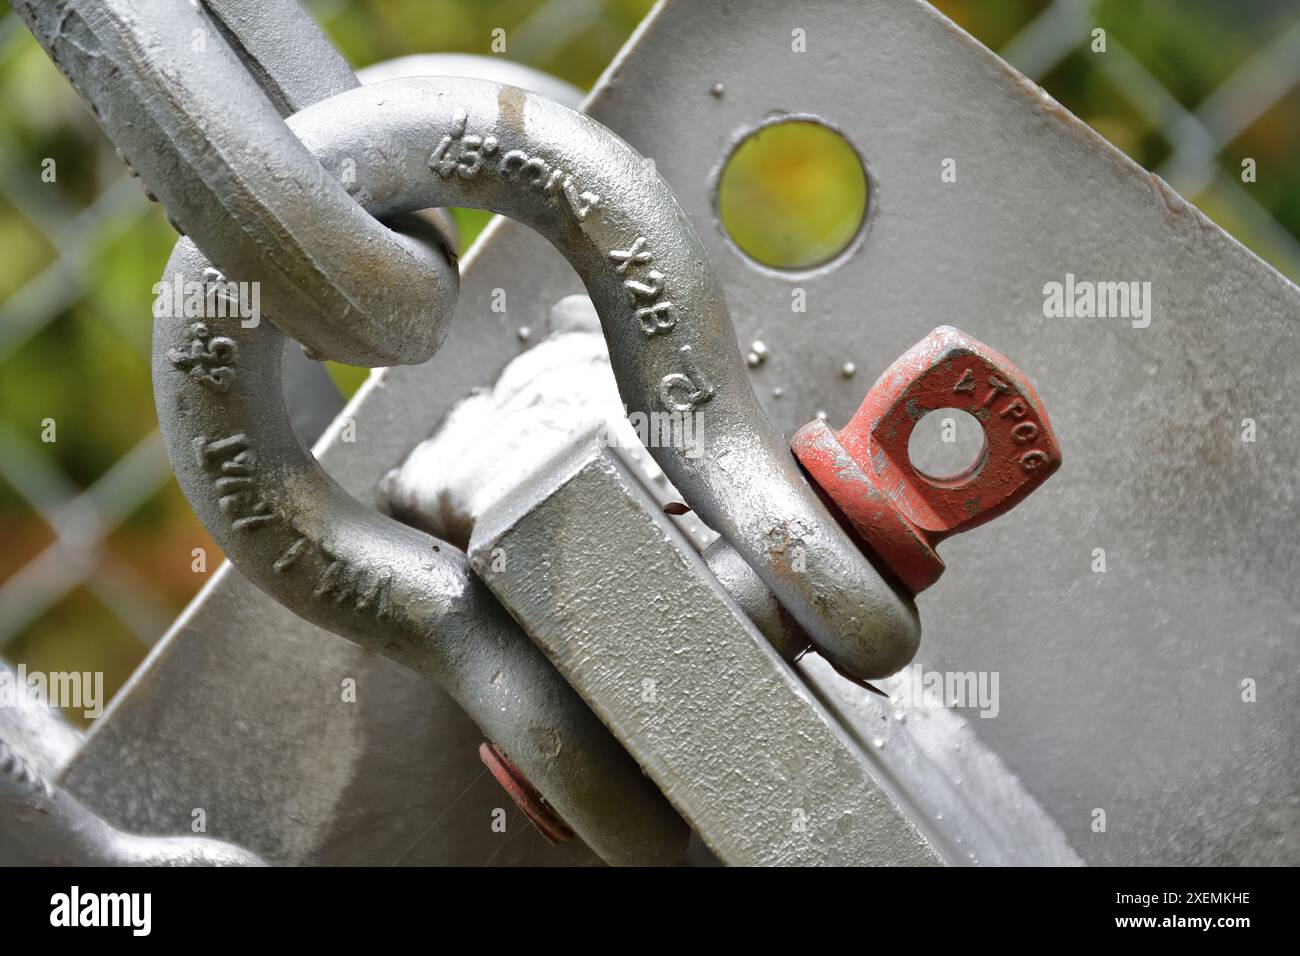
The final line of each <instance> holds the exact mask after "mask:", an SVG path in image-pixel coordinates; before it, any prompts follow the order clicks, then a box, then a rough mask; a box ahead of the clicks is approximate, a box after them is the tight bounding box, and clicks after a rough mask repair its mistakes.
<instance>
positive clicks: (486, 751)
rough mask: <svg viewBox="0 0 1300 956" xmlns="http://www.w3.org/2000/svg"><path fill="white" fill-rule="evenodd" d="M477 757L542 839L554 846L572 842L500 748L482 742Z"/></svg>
mask: <svg viewBox="0 0 1300 956" xmlns="http://www.w3.org/2000/svg"><path fill="white" fill-rule="evenodd" d="M478 757H479V760H481V761H483V766H485V767H487V768H488V771H489V772H490V773H491V774H492V776H493V777H494V778H495V779H496V782H497V783H499V784H501V788H502V789H503V790H505V792H506V793H508V794H510V799H511V800H513V801H514V802H515V806H517V807H518V808H519V809H520V810H522V811H523V812H524V816H526V817H527V818H528V819H529V821H531V822H532V824H533V826H535V827H536V828H537V831H538V832H539V833H541V835H542V836H544V837H546V839H547V840H548V841H550V842H551V843H552V844H554V845H557V846H558V845H559V844H561V843H565V842H567V841H569V840H572V839H573V831H572V830H571V829H569V827H568V825H567V824H566V823H565V822H564V821H563V820H561V819H560V817H559V815H558V814H557V813H556V812H555V810H554V809H553V808H552V807H551V805H550V804H549V803H547V802H546V800H545V798H543V797H542V795H541V794H540V793H538V792H537V788H536V787H534V786H533V785H532V784H531V783H529V782H528V780H527V778H525V777H524V775H523V774H522V773H520V772H519V769H518V768H517V767H516V766H515V765H514V764H513V763H511V762H510V758H509V757H507V756H506V755H505V754H504V753H503V752H502V751H501V748H499V747H498V746H497V745H496V744H494V743H490V742H487V741H485V742H484V743H482V744H479V748H478Z"/></svg>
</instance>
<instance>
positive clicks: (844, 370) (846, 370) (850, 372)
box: [840, 362, 858, 378]
mask: <svg viewBox="0 0 1300 956" xmlns="http://www.w3.org/2000/svg"><path fill="white" fill-rule="evenodd" d="M857 374H858V367H857V365H855V364H854V363H853V362H845V363H844V364H843V365H841V366H840V375H842V376H843V377H844V378H852V377H853V376H854V375H857Z"/></svg>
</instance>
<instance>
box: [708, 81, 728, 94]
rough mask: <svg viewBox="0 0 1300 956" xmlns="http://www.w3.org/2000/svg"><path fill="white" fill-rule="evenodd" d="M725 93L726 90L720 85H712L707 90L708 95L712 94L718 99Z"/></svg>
mask: <svg viewBox="0 0 1300 956" xmlns="http://www.w3.org/2000/svg"><path fill="white" fill-rule="evenodd" d="M726 91H727V88H726V87H725V86H723V85H722V84H721V83H714V84H713V86H712V87H711V88H710V89H709V92H710V93H712V94H713V95H714V96H719V97H720V96H722V94H723V93H725V92H726Z"/></svg>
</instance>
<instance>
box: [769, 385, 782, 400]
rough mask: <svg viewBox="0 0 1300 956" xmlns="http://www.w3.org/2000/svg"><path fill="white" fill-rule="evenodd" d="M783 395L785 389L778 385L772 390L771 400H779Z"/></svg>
mask: <svg viewBox="0 0 1300 956" xmlns="http://www.w3.org/2000/svg"><path fill="white" fill-rule="evenodd" d="M784 394H785V389H783V388H782V387H781V386H780V385H778V386H777V387H776V388H774V389H772V397H773V398H780V397H781V396H782V395H784Z"/></svg>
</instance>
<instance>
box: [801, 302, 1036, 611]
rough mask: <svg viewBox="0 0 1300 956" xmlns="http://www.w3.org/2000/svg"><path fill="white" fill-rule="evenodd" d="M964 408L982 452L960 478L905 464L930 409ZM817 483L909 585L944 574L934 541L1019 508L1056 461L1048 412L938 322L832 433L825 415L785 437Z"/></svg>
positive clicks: (999, 359)
mask: <svg viewBox="0 0 1300 956" xmlns="http://www.w3.org/2000/svg"><path fill="white" fill-rule="evenodd" d="M941 408H956V409H960V410H962V411H965V412H969V413H970V414H971V415H973V416H975V418H976V419H978V420H979V422H980V424H981V425H982V426H983V429H984V448H983V450H982V451H981V452H980V454H979V457H978V458H977V459H976V461H975V462H974V464H972V465H971V466H970V467H968V468H967V469H966V470H964V471H963V472H961V473H960V474H958V475H954V476H952V477H950V478H943V479H936V478H931V477H930V476H928V475H925V474H923V473H922V472H920V471H918V470H917V469H915V468H914V467H913V466H912V462H911V458H910V456H909V455H908V440H909V439H910V438H911V435H912V429H913V428H915V427H916V423H917V422H919V421H920V420H921V419H922V418H924V417H925V415H926V414H927V413H929V412H932V411H935V410H937V409H941ZM791 446H792V448H793V449H794V453H795V455H796V456H797V457H798V459H799V461H800V463H801V464H802V465H803V467H804V469H805V470H806V471H807V472H808V474H809V476H810V477H811V478H812V479H813V481H814V482H815V483H816V484H817V485H819V486H820V487H821V489H822V491H824V492H825V493H826V495H827V496H829V498H830V499H831V501H832V502H833V503H834V504H835V506H836V507H837V508H839V510H840V511H841V512H842V513H843V514H844V516H845V517H846V518H848V520H849V522H850V523H851V524H852V525H853V527H854V528H855V529H856V530H857V532H858V534H859V535H861V536H862V538H863V539H864V540H865V541H866V543H867V544H868V545H870V546H871V548H872V549H873V550H874V551H875V552H876V554H877V555H879V557H880V558H881V559H882V560H883V561H884V562H885V563H886V564H888V565H889V567H890V568H891V569H892V570H893V572H894V573H895V574H896V575H897V576H898V578H899V580H900V581H902V583H903V584H904V585H905V586H906V587H908V588H909V589H910V590H911V591H912V592H913V593H916V592H919V591H923V590H925V589H926V588H928V587H929V586H930V585H932V584H933V583H934V582H935V581H937V580H938V579H939V575H941V574H942V573H943V568H944V564H943V560H942V559H941V558H940V557H939V555H938V554H936V553H935V550H934V549H935V546H936V545H937V544H938V543H939V542H940V541H942V540H943V539H944V538H946V537H948V536H949V535H953V534H957V533H958V532H961V531H966V530H968V529H970V528H973V527H975V526H976V525H980V524H983V523H984V522H986V521H990V520H992V519H993V518H996V517H997V516H998V515H1000V514H1002V513H1004V512H1006V511H1008V510H1010V509H1011V508H1013V507H1015V506H1016V505H1017V504H1018V503H1019V502H1020V501H1021V500H1023V499H1024V498H1025V496H1026V495H1028V494H1029V493H1030V492H1032V491H1033V490H1034V489H1035V488H1037V487H1038V486H1039V485H1041V484H1042V483H1043V482H1044V481H1046V480H1047V479H1048V477H1050V476H1051V474H1052V472H1054V471H1056V469H1057V468H1059V467H1060V465H1061V449H1060V447H1059V446H1058V445H1057V442H1056V435H1055V434H1054V433H1053V432H1052V425H1051V422H1050V421H1048V418H1047V410H1046V409H1044V408H1043V405H1042V402H1040V401H1039V399H1038V395H1037V393H1036V392H1035V391H1034V388H1033V386H1032V385H1030V384H1029V381H1028V379H1026V378H1025V377H1024V375H1022V374H1021V373H1020V370H1019V369H1017V368H1016V367H1015V366H1014V365H1012V364H1011V362H1009V361H1008V360H1007V359H1006V358H1005V357H1004V356H1003V355H1001V354H999V353H998V352H996V351H994V350H993V349H991V348H989V347H988V346H987V345H985V344H983V343H982V342H979V341H977V340H976V339H973V338H971V337H970V336H969V335H967V334H966V333H965V332H962V331H961V330H959V329H954V328H952V327H951V326H947V325H944V326H940V327H939V328H937V329H935V330H934V331H933V332H931V333H930V334H929V335H927V336H926V337H925V338H924V339H923V340H921V341H920V342H919V343H917V344H916V345H915V346H913V347H912V348H911V349H909V350H908V351H907V352H906V353H905V354H904V355H903V356H902V357H900V358H899V359H898V360H897V361H896V362H894V364H893V365H891V366H890V367H889V368H888V369H887V370H886V371H885V374H884V375H882V376H880V379H879V380H878V381H877V382H876V384H875V385H873V386H872V388H871V391H870V392H868V393H867V397H866V398H865V399H864V400H863V402H862V406H861V407H860V408H859V409H858V411H857V414H855V415H854V416H853V418H852V420H851V421H850V422H849V423H848V425H847V426H845V427H844V428H843V429H842V430H841V431H839V432H836V431H834V430H833V429H831V428H830V427H829V426H828V425H827V424H826V423H825V422H824V421H821V420H818V421H815V422H812V423H810V424H808V425H805V426H804V427H803V428H801V429H800V430H799V431H798V432H797V433H796V434H795V436H794V438H793V439H792V441H791Z"/></svg>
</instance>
